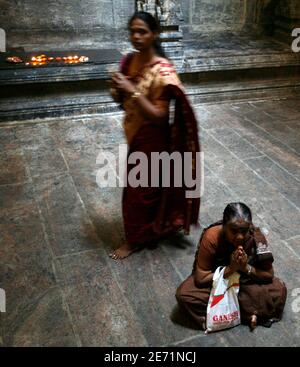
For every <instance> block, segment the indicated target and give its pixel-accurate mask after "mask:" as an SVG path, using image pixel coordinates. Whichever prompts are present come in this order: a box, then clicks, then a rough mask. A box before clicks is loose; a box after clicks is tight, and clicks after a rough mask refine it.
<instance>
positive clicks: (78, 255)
mask: <svg viewBox="0 0 300 367" xmlns="http://www.w3.org/2000/svg"><path fill="white" fill-rule="evenodd" d="M196 111H197V114H198V117H199V124H200V126H201V140H202V147H203V150H204V152H205V193H204V197H203V202H202V207H201V224H202V226H206V225H208V224H209V223H211V222H212V221H215V220H218V219H219V218H220V217H221V213H222V210H223V209H224V206H225V204H226V203H228V202H230V201H237V200H241V201H244V202H246V203H247V204H248V205H249V206H250V207H251V208H252V210H253V212H254V213H255V222H256V223H257V224H259V225H261V226H263V227H266V228H267V229H268V230H269V232H270V233H269V241H270V243H271V244H272V248H273V253H274V256H275V271H276V273H277V275H278V276H280V277H281V278H282V279H283V280H284V281H285V282H286V284H287V287H288V290H289V292H288V300H287V305H286V310H285V314H284V319H283V321H282V322H280V323H278V324H274V325H273V326H272V328H271V329H266V328H263V327H259V328H257V329H256V331H255V332H254V333H250V332H249V330H248V328H247V327H245V326H239V327H236V328H234V329H231V330H229V331H224V332H220V333H217V334H212V335H208V336H206V335H205V334H204V333H203V332H202V331H200V330H197V328H194V327H192V325H191V323H190V320H189V319H188V318H186V317H185V316H184V315H180V314H179V312H178V309H177V306H176V300H175V297H174V293H175V290H176V287H177V286H178V285H179V284H180V282H181V281H182V280H183V279H185V277H186V276H187V275H188V274H189V273H190V271H191V266H192V262H193V258H194V252H195V246H196V244H197V241H198V239H199V235H200V232H199V231H194V232H193V233H192V234H191V236H188V237H183V236H177V237H175V238H172V239H168V240H164V241H162V242H161V243H160V244H159V245H158V246H157V248H152V249H149V250H145V251H143V252H140V253H138V254H135V255H134V256H132V257H130V258H128V259H127V260H126V261H124V262H122V263H116V262H113V261H112V260H111V259H110V258H109V257H108V256H107V253H108V252H110V250H111V248H113V247H116V246H118V244H119V243H120V242H121V241H122V238H123V228H122V217H121V194H122V191H121V190H122V189H121V188H110V189H104V188H102V189H100V188H99V187H98V186H97V184H96V172H97V168H99V167H98V166H97V165H96V157H97V154H98V153H99V152H100V150H102V149H105V150H108V151H110V152H116V151H117V149H118V144H119V143H125V141H124V136H123V132H122V127H121V118H122V116H121V115H97V116H87V117H81V118H76V119H75V118H74V119H64V120H63V119H61V120H52V121H49V122H45V121H41V122H40V123H36V122H35V123H34V124H32V123H30V122H26V123H24V124H13V123H12V124H6V125H5V126H4V125H2V126H1V128H0V140H1V152H0V160H1V173H0V203H1V204H0V205H1V209H0V216H1V221H0V226H1V232H0V238H1V247H0V288H3V289H5V291H6V296H7V310H6V311H7V312H6V313H2V314H0V321H1V324H0V344H2V345H5V346H171V345H172V346H174V345H177V346H300V313H299V312H300V309H299V295H300V281H299V274H298V272H299V269H300V229H299V224H300V194H299V182H300V149H299V148H300V143H299V142H300V100H299V99H298V100H297V99H288V100H276V101H259V102H258V101H256V102H245V103H239V104H237V103H235V104H234V103H231V104H215V105H201V106H198V107H197V108H196ZM297 297H298V298H297ZM297 312H298V313H297Z"/></svg>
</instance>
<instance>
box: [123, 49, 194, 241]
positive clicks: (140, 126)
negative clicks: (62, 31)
mask: <svg viewBox="0 0 300 367" xmlns="http://www.w3.org/2000/svg"><path fill="white" fill-rule="evenodd" d="M132 56H133V55H127V56H126V57H125V58H124V59H123V60H122V62H121V72H122V73H123V74H124V75H127V76H128V77H130V76H129V66H130V62H131V60H132ZM131 80H132V82H133V83H134V84H135V87H136V89H137V91H139V92H140V93H142V94H143V95H145V96H146V97H147V98H148V99H149V100H150V101H151V102H152V103H153V104H154V105H155V106H157V107H158V108H160V109H164V110H166V111H169V107H170V102H171V101H173V102H174V103H173V105H174V108H173V111H172V113H168V114H167V115H168V116H167V117H166V118H165V119H164V120H163V121H162V120H159V121H151V120H147V119H146V118H145V117H144V116H143V115H142V113H141V112H140V111H139V109H138V108H136V105H135V101H134V99H132V98H128V97H126V95H123V98H122V104H121V105H122V107H123V109H124V110H125V119H124V123H123V126H124V131H125V135H126V139H127V142H128V145H129V150H128V157H129V156H130V155H131V153H134V152H143V153H144V154H145V155H146V156H147V158H148V162H149V166H148V169H149V176H148V177H149V178H150V177H151V153H152V152H158V153H162V152H167V153H169V154H171V153H172V152H179V153H180V154H181V157H182V161H183V153H184V152H190V153H191V154H192V158H193V161H192V162H193V163H192V178H193V179H195V178H196V177H197V176H196V164H195V160H196V154H197V153H199V152H200V144H199V137H198V127H197V121H196V118H195V115H194V112H193V110H192V107H191V106H190V103H189V101H188V99H187V97H186V95H185V91H184V88H183V86H182V84H181V82H180V79H179V77H178V75H177V73H176V71H175V69H174V67H173V65H172V64H171V63H170V61H169V60H167V59H164V58H161V59H160V60H159V61H156V62H154V63H152V64H149V65H147V66H146V67H145V68H144V69H143V70H141V71H140V73H139V74H138V75H136V76H135V77H134V78H131ZM128 157H127V158H128ZM136 166H137V165H136V164H129V163H128V160H127V175H129V173H130V171H131V170H132V169H133V168H135V167H136ZM182 171H184V170H182ZM159 173H160V177H161V174H162V167H161V166H160V167H159ZM182 182H183V185H182V187H175V185H174V168H172V164H171V180H170V183H171V185H170V186H171V187H163V185H162V182H161V180H160V181H159V187H151V182H150V181H149V185H148V187H141V186H139V187H131V186H130V185H129V184H128V186H127V187H125V188H124V190H123V198H122V211H123V218H124V229H125V236H126V240H127V242H128V243H129V244H132V245H141V244H147V243H150V242H152V241H153V240H157V239H159V238H161V237H163V236H165V235H168V234H171V233H174V232H176V231H178V230H180V229H184V230H185V233H186V234H188V233H189V231H190V226H191V225H197V224H198V218H199V207H200V195H199V197H196V198H191V199H190V198H188V199H187V198H186V190H187V189H188V190H194V189H195V187H192V188H187V187H186V186H185V181H184V178H183V177H182Z"/></svg>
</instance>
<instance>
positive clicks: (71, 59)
mask: <svg viewBox="0 0 300 367" xmlns="http://www.w3.org/2000/svg"><path fill="white" fill-rule="evenodd" d="M87 61H89V58H88V57H87V56H77V55H75V56H63V57H47V56H46V55H38V56H33V57H32V58H31V60H30V61H29V62H26V65H34V66H36V65H45V64H48V63H50V62H63V63H64V64H78V63H82V62H87Z"/></svg>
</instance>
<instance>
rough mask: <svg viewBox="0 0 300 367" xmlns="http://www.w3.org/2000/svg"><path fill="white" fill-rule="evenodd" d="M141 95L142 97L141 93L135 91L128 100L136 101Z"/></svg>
mask: <svg viewBox="0 0 300 367" xmlns="http://www.w3.org/2000/svg"><path fill="white" fill-rule="evenodd" d="M141 95H142V93H141V92H137V91H135V92H133V93H132V94H131V96H130V98H133V99H136V98H139V97H140V96H141Z"/></svg>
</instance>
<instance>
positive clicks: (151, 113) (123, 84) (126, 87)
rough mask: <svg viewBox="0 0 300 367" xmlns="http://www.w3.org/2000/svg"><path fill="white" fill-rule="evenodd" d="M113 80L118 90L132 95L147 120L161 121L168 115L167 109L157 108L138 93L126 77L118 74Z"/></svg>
mask: <svg viewBox="0 0 300 367" xmlns="http://www.w3.org/2000/svg"><path fill="white" fill-rule="evenodd" d="M112 79H113V82H114V83H115V85H116V86H117V88H118V89H120V90H123V91H124V92H125V93H127V94H129V95H131V98H132V99H133V100H134V103H135V105H136V107H137V108H138V109H139V111H140V112H141V114H142V115H143V116H144V117H145V118H146V119H151V120H152V121H153V120H154V121H160V120H162V119H164V118H165V117H166V116H167V115H168V109H167V108H162V107H157V106H155V105H154V104H153V103H152V102H151V101H149V99H148V98H147V97H146V96H144V95H143V94H140V93H138V91H137V90H136V88H135V85H134V84H133V83H131V82H130V81H129V80H128V79H127V78H126V77H125V75H123V74H121V73H116V74H115V75H114V76H113V78H112Z"/></svg>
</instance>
